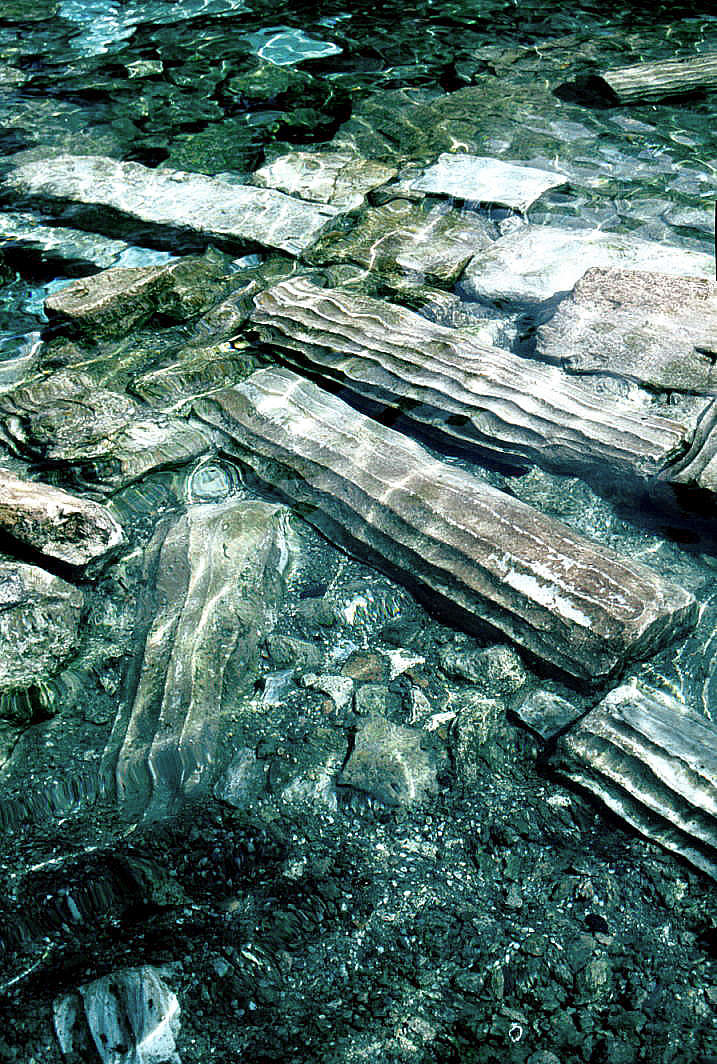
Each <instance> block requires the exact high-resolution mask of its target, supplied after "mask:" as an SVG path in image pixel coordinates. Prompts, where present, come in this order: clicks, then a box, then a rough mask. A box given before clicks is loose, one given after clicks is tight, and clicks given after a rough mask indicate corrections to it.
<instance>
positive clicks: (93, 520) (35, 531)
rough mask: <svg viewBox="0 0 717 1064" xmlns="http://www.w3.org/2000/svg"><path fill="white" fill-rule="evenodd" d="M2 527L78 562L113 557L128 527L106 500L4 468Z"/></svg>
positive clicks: (56, 556)
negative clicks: (82, 495) (85, 496)
mask: <svg viewBox="0 0 717 1064" xmlns="http://www.w3.org/2000/svg"><path fill="white" fill-rule="evenodd" d="M0 529H2V530H3V531H4V532H7V533H9V535H11V536H12V537H13V539H15V540H17V541H18V542H19V543H23V544H26V545H27V546H28V547H31V548H33V550H37V551H39V552H40V553H41V554H43V555H45V556H46V557H47V558H51V559H52V560H53V561H58V562H62V563H64V564H65V565H71V566H74V567H77V568H84V567H85V566H87V565H89V564H91V563H98V562H100V561H102V560H103V559H104V558H107V557H108V556H109V555H110V554H111V553H112V552H113V551H115V550H116V549H117V548H118V547H119V545H120V544H121V543H122V540H123V535H122V529H121V528H120V526H119V525H118V524H117V522H116V521H115V519H114V518H113V517H112V515H111V514H110V513H109V511H108V510H106V509H105V508H104V506H100V505H99V503H96V502H92V501H91V500H89V499H80V498H78V497H77V496H76V495H70V494H68V493H67V492H66V491H60V490H59V489H58V488H53V487H51V486H50V485H49V484H40V483H38V482H37V481H32V480H21V479H20V477H16V476H15V475H14V474H13V473H10V472H9V471H8V470H5V469H0Z"/></svg>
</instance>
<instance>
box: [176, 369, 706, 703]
mask: <svg viewBox="0 0 717 1064" xmlns="http://www.w3.org/2000/svg"><path fill="white" fill-rule="evenodd" d="M195 411H196V412H197V413H198V415H199V416H200V417H202V418H203V419H204V420H205V421H207V422H208V423H210V424H212V425H214V426H215V427H216V428H217V429H220V430H222V432H223V433H224V434H225V436H226V440H225V444H224V446H225V447H226V448H227V450H229V451H230V452H232V453H233V454H236V455H237V456H238V457H239V458H240V459H241V460H242V461H243V462H244V463H245V464H246V465H248V466H249V467H251V468H252V469H253V470H254V471H255V473H256V474H257V475H258V476H259V477H260V478H261V479H262V480H263V481H265V482H267V483H268V484H270V485H271V486H272V487H273V488H274V489H275V490H276V491H277V492H280V493H281V494H282V495H283V496H284V497H286V498H288V499H290V500H291V502H292V503H293V504H294V505H295V506H296V507H297V508H298V509H299V510H300V512H301V513H302V514H303V515H304V516H305V517H306V518H307V520H308V521H310V522H311V523H312V524H314V525H315V526H316V527H317V528H319V529H320V530H321V531H322V532H324V533H325V534H326V535H327V536H328V538H329V539H331V540H333V541H335V542H338V543H339V544H341V545H343V546H345V547H346V548H347V549H348V550H349V551H352V552H354V553H356V554H358V555H359V556H361V557H368V558H369V559H371V560H372V561H374V562H375V563H377V564H378V565H379V566H384V567H386V568H387V569H388V570H389V571H390V572H392V573H394V574H397V575H398V576H399V578H400V579H401V580H402V581H403V582H404V583H406V584H407V585H408V586H410V587H411V588H412V589H414V590H415V591H416V592H418V593H419V594H422V595H423V596H424V597H425V598H428V599H429V600H430V601H431V602H433V603H434V605H438V604H443V605H445V606H447V608H448V609H450V611H451V614H452V617H453V620H454V623H456V624H459V625H465V626H468V627H481V626H482V625H483V624H484V623H487V624H489V625H490V626H492V627H493V628H495V629H497V630H498V631H500V632H502V633H503V634H504V635H507V636H508V637H509V638H510V639H512V640H513V641H515V642H516V643H517V644H518V645H519V646H523V647H525V648H527V649H528V650H529V651H531V652H532V653H533V654H534V655H536V656H537V657H538V658H542V659H545V660H547V661H549V662H551V663H552V664H554V665H556V666H558V667H559V668H561V669H563V670H565V671H566V672H568V673H569V674H571V675H572V676H575V677H577V678H579V679H580V680H582V681H586V682H588V683H601V682H603V681H604V680H605V679H606V678H608V677H609V676H610V675H611V674H613V673H615V672H617V671H618V670H619V669H620V668H621V667H622V665H623V664H624V662H625V661H626V660H627V659H629V658H633V657H643V656H646V655H649V654H650V653H652V652H653V651H654V650H655V649H656V648H657V647H658V646H662V645H664V644H665V643H667V642H670V641H671V640H672V639H673V638H675V637H676V636H677V635H678V634H679V633H680V632H682V631H683V630H684V629H685V628H686V627H687V626H689V625H691V624H692V623H693V621H694V619H695V616H696V603H695V601H694V599H693V598H692V596H691V595H690V594H688V593H687V592H685V591H683V590H682V589H681V588H679V587H677V586H676V585H674V584H672V583H670V582H669V581H666V580H664V579H663V578H662V577H660V576H659V575H658V574H657V573H654V572H652V571H651V570H650V569H648V568H647V567H646V566H644V565H641V564H639V563H637V562H635V561H633V560H631V559H628V558H623V557H621V556H620V555H618V554H617V553H615V552H614V551H612V550H609V549H608V548H606V547H601V546H598V545H597V544H595V543H592V542H590V541H589V540H587V539H585V538H584V537H583V536H580V535H578V534H577V533H575V532H574V531H572V530H571V529H569V528H567V527H566V526H564V525H562V524H560V523H559V522H557V521H555V520H553V519H551V518H549V517H546V516H545V515H543V514H541V513H539V512H538V511H537V510H534V509H532V508H531V507H529V506H526V505H525V504H523V503H521V502H519V501H518V500H517V499H515V498H513V497H511V496H509V495H506V494H504V493H503V492H501V491H498V490H497V489H495V488H493V487H492V486H491V485H489V484H487V483H486V482H484V481H482V480H480V479H478V478H477V477H475V476H472V475H470V474H468V473H464V472H463V471H461V470H459V469H457V468H454V467H452V466H449V465H446V464H444V463H442V462H438V461H436V460H435V459H433V458H431V457H430V456H429V455H428V453H427V452H426V451H425V450H424V449H423V448H422V447H420V446H419V445H418V444H417V443H415V442H414V441H412V440H410V439H408V438H406V437H405V436H403V435H402V434H400V433H398V432H395V431H393V430H391V429H388V428H386V427H384V426H382V425H380V424H378V423H376V422H374V421H372V420H371V419H369V418H367V417H365V416H364V415H362V414H359V413H357V412H356V411H354V410H353V409H352V408H350V407H349V406H347V405H346V404H345V403H343V402H342V401H341V400H339V399H337V398H335V397H333V396H330V395H328V394H327V393H326V392H324V391H322V390H321V389H320V388H318V387H317V386H316V385H314V384H312V383H310V382H308V381H305V380H302V379H301V378H300V377H298V376H297V375H296V374H294V373H292V372H290V371H289V370H280V369H272V370H261V371H259V372H257V373H255V374H253V375H252V376H251V377H250V378H248V379H247V380H246V381H244V382H243V383H242V384H241V385H237V386H235V387H233V388H227V389H224V390H223V391H220V392H217V393H215V395H214V396H212V397H211V398H209V399H203V400H200V401H198V403H196V404H195Z"/></svg>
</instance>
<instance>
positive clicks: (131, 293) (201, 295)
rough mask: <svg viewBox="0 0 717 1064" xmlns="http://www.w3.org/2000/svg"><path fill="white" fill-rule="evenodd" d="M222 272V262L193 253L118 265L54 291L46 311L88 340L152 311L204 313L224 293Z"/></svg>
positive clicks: (116, 332) (181, 316)
mask: <svg viewBox="0 0 717 1064" xmlns="http://www.w3.org/2000/svg"><path fill="white" fill-rule="evenodd" d="M225 278H226V270H225V268H224V266H223V265H222V264H220V263H218V262H212V261H208V260H207V259H206V258H203V257H200V256H196V255H188V256H185V257H184V258H181V259H178V260H175V261H174V262H168V263H165V264H164V265H161V266H130V267H116V268H115V269H111V270H103V271H102V273H97V274H95V275H94V277H83V278H81V279H80V280H77V281H73V282H72V283H71V284H68V285H66V286H65V287H64V288H61V289H60V290H59V291H57V292H54V293H53V294H52V295H51V296H48V298H47V299H46V300H45V313H46V314H47V317H48V319H49V320H50V321H52V322H55V323H56V324H60V325H65V326H67V327H69V328H70V329H71V331H73V332H75V333H77V334H79V335H80V336H83V337H85V338H87V339H90V340H101V339H107V338H109V337H114V336H124V335H126V334H127V333H129V332H131V330H132V329H135V328H138V327H139V326H141V325H143V324H145V323H146V322H147V321H149V320H150V319H151V318H152V317H154V315H156V314H159V315H161V316H162V317H163V318H165V319H170V320H171V319H172V318H174V319H175V320H178V321H184V320H186V319H187V318H192V317H196V316H197V315H199V314H202V313H203V312H204V311H206V310H208V309H209V307H211V306H212V304H213V303H214V302H216V301H218V300H219V299H220V298H221V296H222V295H223V294H224V291H225V288H226V281H225ZM223 281H224V282H225V283H224V287H222V282H223Z"/></svg>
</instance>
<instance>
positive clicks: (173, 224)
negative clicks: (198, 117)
mask: <svg viewBox="0 0 717 1064" xmlns="http://www.w3.org/2000/svg"><path fill="white" fill-rule="evenodd" d="M5 187H6V189H7V190H8V191H11V192H13V193H14V194H16V195H19V196H20V197H22V198H23V199H25V200H29V201H30V202H35V201H37V200H39V201H40V202H41V203H42V204H43V206H44V207H45V208H48V207H50V208H54V209H60V210H61V209H62V208H63V207H65V208H68V210H70V213H71V214H72V216H73V217H77V216H78V215H83V214H84V215H86V216H87V218H88V219H89V218H91V219H92V221H93V228H98V229H99V230H100V231H103V230H105V229H107V228H111V227H114V226H116V219H117V218H118V217H121V218H122V219H123V221H124V223H125V225H126V226H127V227H128V231H129V232H131V231H132V229H131V226H132V224H134V226H136V227H139V226H145V227H146V226H150V227H153V228H156V229H157V230H160V231H161V230H166V231H169V232H171V233H173V234H175V236H176V234H180V235H181V234H186V235H187V236H189V237H190V238H192V239H193V240H194V241H195V242H199V243H205V244H206V243H210V242H213V243H218V244H222V245H226V246H228V247H233V248H238V249H241V248H244V247H246V246H247V245H252V244H260V245H262V246H264V247H270V248H276V249H278V250H280V251H288V252H289V253H290V254H293V255H297V254H299V253H300V252H301V251H303V250H304V249H305V248H306V247H308V246H309V244H311V243H313V241H314V240H315V239H316V237H317V236H318V234H319V232H320V231H321V229H322V228H323V226H324V225H325V224H326V222H327V221H328V220H329V219H330V218H332V217H334V215H335V214H336V213H337V208H336V207H332V206H331V205H330V204H315V203H306V202H302V201H301V200H298V199H294V198H293V197H292V196H286V195H284V193H282V192H276V191H275V190H274V189H263V188H255V187H251V186H248V185H239V184H237V183H236V182H233V181H226V180H224V179H222V178H220V177H207V176H206V175H205V174H194V173H186V172H184V171H181V170H153V169H151V168H150V167H147V166H142V165H141V164H140V163H125V162H118V161H117V160H116V159H110V158H106V157H105V156H102V155H58V156H55V157H53V158H48V159H36V160H32V161H31V162H25V163H22V164H20V165H19V166H17V167H15V169H14V170H12V171H11V173H10V174H9V175H8V177H7V179H6V182H5Z"/></svg>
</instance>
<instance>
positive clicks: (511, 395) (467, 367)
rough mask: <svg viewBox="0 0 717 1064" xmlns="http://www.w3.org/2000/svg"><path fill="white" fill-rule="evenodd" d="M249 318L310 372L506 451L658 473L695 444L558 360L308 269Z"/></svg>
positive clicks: (459, 439)
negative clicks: (318, 278)
mask: <svg viewBox="0 0 717 1064" xmlns="http://www.w3.org/2000/svg"><path fill="white" fill-rule="evenodd" d="M253 321H254V322H255V323H256V324H257V326H258V328H259V334H260V336H261V337H262V339H263V340H264V341H265V342H266V343H267V344H270V345H271V346H272V347H274V348H280V349H282V350H283V351H284V352H285V353H287V354H288V355H290V356H291V358H292V359H293V360H296V361H297V362H298V363H299V364H300V365H301V366H302V368H305V369H307V370H308V371H309V372H310V373H311V374H313V375H315V376H318V377H319V378H320V379H322V380H324V381H326V382H327V383H329V384H339V385H341V387H342V388H346V389H348V390H349V391H350V392H351V393H353V394H354V395H356V396H358V397H363V398H365V399H369V400H374V401H376V402H378V403H380V404H381V405H382V406H384V407H388V408H392V409H395V410H396V411H397V412H401V413H403V414H404V415H405V417H406V419H407V420H408V421H409V422H412V423H415V424H416V425H418V426H420V427H423V428H424V429H427V430H429V431H430V432H431V434H432V435H434V436H435V437H436V438H442V439H443V440H444V441H445V442H447V443H454V444H455V443H461V444H464V445H469V446H470V445H473V446H474V447H476V448H479V449H480V450H481V451H483V452H488V453H489V454H491V455H492V456H493V457H494V458H496V459H499V460H503V461H507V462H514V463H516V464H523V463H532V462H538V463H539V464H541V465H544V466H547V467H549V468H556V469H559V470H561V471H576V470H578V471H586V470H587V471H588V472H590V471H591V470H592V471H593V472H601V473H604V472H605V471H606V469H610V470H612V471H613V472H614V473H619V474H620V475H621V476H628V477H652V476H655V475H656V474H657V473H659V472H660V471H661V470H663V469H664V468H665V467H666V466H667V465H668V464H669V463H670V462H671V461H673V460H674V459H676V458H678V457H680V456H681V455H682V454H683V453H684V451H685V450H686V448H687V445H688V442H689V433H688V431H687V429H686V428H685V427H684V426H683V425H681V424H680V423H679V422H678V421H673V420H671V419H669V418H667V417H660V416H657V415H654V414H651V413H648V412H646V411H645V410H643V409H640V408H639V407H638V408H635V406H634V405H632V404H630V403H628V402H620V401H616V400H610V399H608V398H606V397H605V396H604V395H600V394H598V393H596V392H595V391H593V390H591V389H590V388H589V387H586V386H584V385H582V384H581V383H580V382H579V381H571V380H570V378H569V377H567V376H566V374H564V373H563V372H561V371H560V370H559V369H557V368H555V367H550V366H545V365H541V364H540V363H537V362H532V361H530V360H528V359H524V358H520V357H518V356H517V355H514V354H511V353H510V352H508V351H505V350H503V349H499V348H496V347H488V346H486V345H484V344H481V343H479V342H477V341H476V339H475V338H474V336H473V335H471V334H470V333H469V332H468V331H465V330H464V331H462V330H460V329H448V328H445V327H442V326H440V325H437V324H435V323H433V322H430V321H427V320H426V318H424V317H421V316H420V315H418V314H415V313H412V312H411V311H409V310H405V309H404V308H402V307H398V306H392V305H391V304H389V303H385V302H383V301H379V300H376V299H370V298H368V297H362V296H358V295H353V294H348V293H346V292H342V291H339V290H331V289H321V288H318V287H317V286H316V285H314V284H312V283H311V282H309V281H306V280H304V279H301V278H297V279H296V280H291V281H286V282H283V283H282V284H279V285H276V286H274V287H273V288H271V289H269V290H267V291H266V292H263V293H260V294H259V295H258V296H257V297H256V299H255V310H254V314H253Z"/></svg>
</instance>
